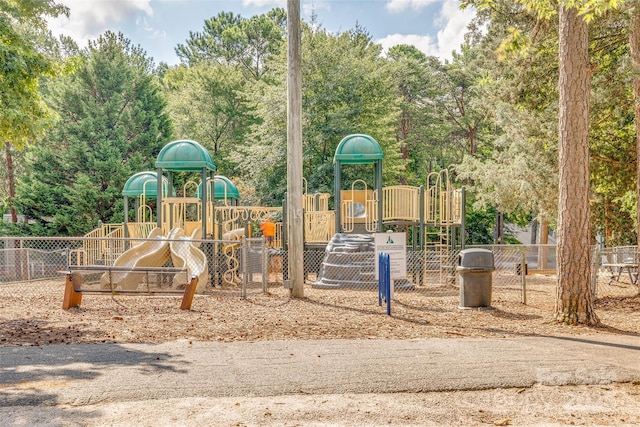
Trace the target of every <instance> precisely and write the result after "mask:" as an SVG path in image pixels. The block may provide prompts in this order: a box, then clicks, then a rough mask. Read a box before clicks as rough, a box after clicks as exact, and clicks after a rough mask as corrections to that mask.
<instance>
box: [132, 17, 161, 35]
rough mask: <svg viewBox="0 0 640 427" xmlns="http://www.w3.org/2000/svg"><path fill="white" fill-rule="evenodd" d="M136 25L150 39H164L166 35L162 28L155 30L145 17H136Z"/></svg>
mask: <svg viewBox="0 0 640 427" xmlns="http://www.w3.org/2000/svg"><path fill="white" fill-rule="evenodd" d="M136 26H137V27H139V28H142V29H143V30H144V32H145V33H146V34H147V35H148V36H149V38H152V39H164V38H166V37H167V33H166V31H164V30H157V29H155V28H153V27H152V26H151V24H149V21H148V20H147V18H146V17H144V16H143V17H138V18H136Z"/></svg>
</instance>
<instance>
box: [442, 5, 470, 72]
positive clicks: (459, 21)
mask: <svg viewBox="0 0 640 427" xmlns="http://www.w3.org/2000/svg"><path fill="white" fill-rule="evenodd" d="M459 5H460V3H459V2H458V0H446V1H445V3H444V4H443V5H442V9H441V11H440V15H439V18H438V23H441V24H443V25H444V28H442V29H441V30H439V31H438V35H437V39H438V42H437V43H438V56H439V57H441V58H447V59H450V58H451V52H452V51H453V50H456V51H458V52H459V51H460V45H461V44H462V43H463V42H464V34H465V33H466V32H467V25H469V23H470V22H471V20H472V19H473V18H474V17H475V15H476V12H475V9H473V8H467V9H460V7H459Z"/></svg>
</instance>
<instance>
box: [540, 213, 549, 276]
mask: <svg viewBox="0 0 640 427" xmlns="http://www.w3.org/2000/svg"><path fill="white" fill-rule="evenodd" d="M538 242H539V244H540V247H539V249H538V268H540V269H543V270H544V269H546V268H547V266H548V263H547V260H548V258H549V247H548V246H547V245H548V244H549V220H548V219H547V218H546V217H543V218H542V220H541V221H540V239H539V240H538Z"/></svg>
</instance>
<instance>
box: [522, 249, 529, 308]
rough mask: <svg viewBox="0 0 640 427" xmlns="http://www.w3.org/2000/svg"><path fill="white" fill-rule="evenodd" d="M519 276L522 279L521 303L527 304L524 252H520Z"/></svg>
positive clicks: (525, 259)
mask: <svg viewBox="0 0 640 427" xmlns="http://www.w3.org/2000/svg"><path fill="white" fill-rule="evenodd" d="M520 276H521V280H522V303H523V304H524V305H527V258H526V255H525V254H524V253H522V260H521V262H520Z"/></svg>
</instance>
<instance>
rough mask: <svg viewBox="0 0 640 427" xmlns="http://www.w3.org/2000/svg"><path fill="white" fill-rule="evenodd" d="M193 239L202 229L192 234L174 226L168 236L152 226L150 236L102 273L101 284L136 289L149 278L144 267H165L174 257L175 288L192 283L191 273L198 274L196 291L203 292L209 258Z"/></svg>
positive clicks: (111, 287) (112, 287) (106, 287)
mask: <svg viewBox="0 0 640 427" xmlns="http://www.w3.org/2000/svg"><path fill="white" fill-rule="evenodd" d="M194 239H200V230H195V231H194V233H193V234H192V235H191V236H190V237H186V236H185V235H184V230H182V229H180V228H174V229H173V230H171V232H170V233H169V235H168V236H166V237H165V236H164V234H163V233H162V230H161V229H159V228H155V229H153V230H152V231H151V232H150V233H149V236H148V240H146V241H144V242H143V243H141V244H139V245H136V246H133V247H132V248H130V249H128V250H127V251H125V252H124V253H122V255H120V256H119V257H118V258H117V259H116V260H115V262H114V263H113V266H112V267H115V268H113V269H110V270H109V271H106V272H105V273H103V275H102V277H101V278H100V287H101V288H102V289H122V290H135V289H137V288H138V286H139V285H140V284H144V283H145V282H147V281H148V277H149V276H148V273H143V272H140V271H141V270H144V269H145V268H149V267H159V268H160V267H164V266H165V265H166V264H167V263H168V262H169V260H171V261H172V264H173V267H174V268H176V269H178V270H179V273H177V274H175V275H174V277H173V286H174V287H175V288H177V287H178V286H180V285H184V284H186V283H189V282H190V279H191V277H197V278H198V286H197V287H196V290H195V292H196V293H202V292H204V287H205V285H206V279H207V275H208V272H207V259H206V257H205V255H204V253H203V252H202V251H200V250H199V249H198V248H197V246H196V244H197V243H194V241H193V240H194ZM149 271H151V270H149Z"/></svg>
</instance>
